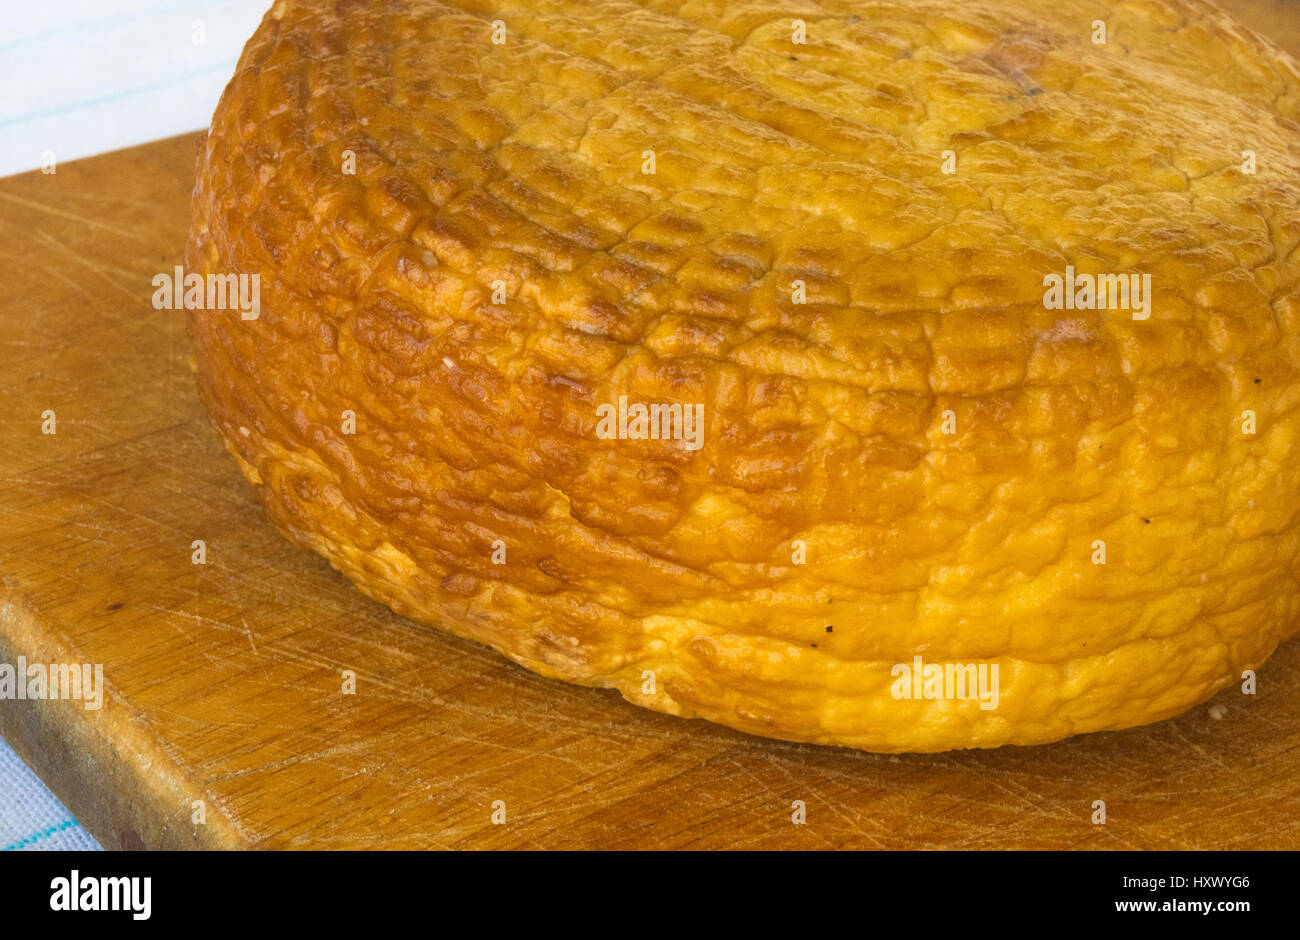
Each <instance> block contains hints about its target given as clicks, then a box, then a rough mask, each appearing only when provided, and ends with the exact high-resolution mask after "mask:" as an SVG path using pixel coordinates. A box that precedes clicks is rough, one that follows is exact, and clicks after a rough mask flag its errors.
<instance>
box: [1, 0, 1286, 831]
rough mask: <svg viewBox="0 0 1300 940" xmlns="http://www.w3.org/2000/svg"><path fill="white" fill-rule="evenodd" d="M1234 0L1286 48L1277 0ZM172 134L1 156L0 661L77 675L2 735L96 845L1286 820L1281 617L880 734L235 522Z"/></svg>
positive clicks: (250, 514)
mask: <svg viewBox="0 0 1300 940" xmlns="http://www.w3.org/2000/svg"><path fill="white" fill-rule="evenodd" d="M1232 6H1234V7H1241V8H1242V9H1243V16H1244V17H1245V18H1247V20H1248V21H1249V22H1251V23H1252V25H1255V26H1256V27H1257V28H1259V29H1260V30H1261V31H1263V32H1266V33H1269V34H1272V35H1274V36H1275V37H1278V38H1279V41H1282V42H1285V43H1288V44H1289V46H1290V48H1291V49H1292V50H1293V51H1295V52H1297V53H1300V4H1293V3H1282V2H1278V0H1258V2H1250V3H1246V4H1244V5H1243V4H1233V5H1232ZM193 156H194V137H193V136H192V135H188V136H186V137H183V138H177V139H173V140H168V141H163V142H160V143H155V144H150V145H148V146H143V147H137V148H134V149H132V150H127V151H121V152H118V153H114V154H109V155H107V156H103V157H97V158H94V159H91V160H86V161H82V162H79V163H74V164H69V165H66V166H60V167H59V168H58V172H57V173H56V174H54V175H49V176H47V175H42V174H40V173H34V174H27V175H24V176H20V177H13V178H10V179H7V180H3V181H0V270H2V271H3V285H4V289H3V291H0V396H2V401H3V407H2V408H0V663H11V664H12V663H15V662H17V658H18V657H19V656H25V657H26V658H27V660H28V661H29V662H43V663H49V662H55V663H82V662H87V663H92V664H94V663H100V664H103V670H104V681H105V685H106V687H107V690H108V691H107V693H106V695H105V701H104V705H103V707H102V708H101V709H99V710H87V709H85V708H84V707H83V706H82V703H79V702H71V701H0V734H3V736H4V737H5V738H6V739H8V740H9V741H10V743H11V744H12V745H13V746H14V748H15V749H16V750H17V751H18V753H19V754H20V755H21V756H22V757H23V758H24V759H25V760H26V761H27V762H28V763H29V764H30V765H31V766H32V767H33V768H34V769H35V770H36V772H37V773H39V774H40V775H41V777H42V778H43V779H44V780H45V781H46V782H47V783H48V784H49V785H50V786H51V788H52V789H53V790H54V792H55V793H56V794H58V796H59V797H60V798H62V799H63V801H64V802H65V803H66V804H67V806H68V808H69V809H70V810H71V811H72V812H73V813H75V814H76V815H77V816H78V817H79V818H80V819H81V820H82V821H83V823H84V824H85V825H86V827H87V828H88V829H89V830H90V831H91V832H92V833H93V834H94V835H95V836H96V837H97V838H98V839H99V840H100V842H101V843H102V844H103V845H104V846H105V847H107V848H138V847H142V846H147V847H150V848H175V847H196V846H199V847H204V846H206V847H312V848H344V847H346V848H378V847H384V848H399V847H401V848H434V847H438V848H442V847H456V848H500V847H513V848H524V847H568V848H580V847H589V848H625V847H691V848H718V847H728V848H775V847H790V848H826V847H856V848H938V847H949V848H963V849H969V848H989V847H1003V848H1014V847H1023V848H1072V847H1087V848H1180V847H1186V848H1211V847H1236V848H1245V847H1269V848H1297V847H1300V643H1297V642H1292V643H1290V644H1287V645H1286V646H1284V647H1282V648H1281V649H1280V650H1279V651H1278V652H1277V653H1276V654H1275V655H1274V657H1273V658H1272V659H1271V660H1270V661H1269V662H1268V664H1267V665H1266V666H1265V667H1264V668H1263V670H1262V671H1261V673H1260V684H1259V692H1258V694H1257V695H1255V696H1245V695H1242V694H1241V693H1240V692H1239V691H1237V690H1234V689H1229V690H1228V691H1225V692H1224V693H1223V694H1221V695H1220V696H1219V697H1218V698H1217V699H1216V700H1215V702H1214V705H1215V706H1216V708H1215V712H1216V713H1217V712H1218V711H1219V707H1221V708H1222V709H1223V713H1222V714H1221V715H1220V716H1219V717H1217V718H1216V717H1214V716H1212V714H1211V708H1210V706H1208V705H1205V706H1200V707H1197V708H1195V709H1193V710H1192V711H1190V712H1188V713H1187V714H1185V715H1183V716H1182V717H1180V718H1177V719H1174V720H1171V721H1166V722H1162V723H1160V724H1157V725H1154V726H1150V727H1147V728H1140V729H1134V730H1130V731H1125V732H1119V733H1111V734H1097V735H1091V736H1086V737H1083V738H1077V739H1073V740H1069V741H1065V742H1062V743H1060V744H1056V745H1052V746H1048V747H1038V748H1003V749H1000V750H996V751H986V752H961V753H951V754H943V755H932V756H902V757H890V756H876V755H869V754H860V753H855V752H851V751H845V750H838V749H828V748H818V747H812V746H801V745H793V744H783V743H779V742H771V741H764V740H760V739H756V738H750V737H747V736H745V735H743V734H740V733H737V732H732V731H729V730H726V729H723V728H718V727H715V726H711V725H708V724H705V723H702V722H698V721H685V720H680V719H674V718H669V717H666V716H661V715H656V714H653V713H650V712H647V711H643V710H641V709H638V708H635V707H633V706H632V705H629V704H627V703H625V702H623V701H622V699H620V698H619V697H618V696H617V695H616V694H615V693H613V692H601V691H595V690H589V689H579V688H574V687H570V686H566V685H563V684H561V683H558V682H552V681H549V680H546V679H542V678H539V677H537V676H534V675H532V674H530V673H528V672H525V671H524V670H522V669H520V668H518V667H516V666H514V665H512V664H510V663H508V662H507V661H506V660H504V659H503V658H502V657H500V656H498V655H496V654H495V653H493V652H492V651H490V650H488V649H485V648H483V647H480V646H478V645H476V644H474V643H470V642H467V641H463V640H459V639H456V638H453V637H451V636H446V635H442V634H440V633H437V632H435V631H433V630H430V629H426V628H423V627H420V626H417V625H415V624H413V623H410V622H408V621H405V620H403V619H401V618H399V617H397V616H395V615H393V614H391V613H389V612H388V611H387V610H385V609H384V608H382V607H380V606H378V605H376V604H374V603H372V602H370V601H368V600H366V599H365V598H364V597H362V596H361V595H360V594H359V593H358V592H356V591H355V590H353V589H352V588H351V587H350V586H349V585H348V584H347V583H346V582H345V581H344V579H343V578H342V577H341V576H339V575H338V574H336V573H335V572H333V571H332V570H331V569H330V568H329V567H328V566H327V565H326V564H325V563H324V562H323V561H321V560H320V559H318V558H316V557H315V556H312V555H309V554H306V553H304V552H301V551H299V550H297V549H295V548H293V547H292V546H290V545H289V543H288V542H286V541H285V540H284V539H283V538H281V537H280V536H279V535H278V534H277V533H276V532H275V531H274V530H273V529H272V528H271V526H270V525H269V524H268V523H267V522H266V521H265V519H264V518H263V516H262V514H261V511H260V510H259V508H258V507H257V505H256V504H255V503H254V501H253V497H252V493H251V490H250V488H249V487H248V486H247V485H246V484H245V483H244V481H243V479H242V478H241V477H240V475H239V473H238V471H237V470H236V468H235V465H234V463H233V461H232V460H231V459H230V457H228V456H227V455H226V453H225V452H224V451H223V450H222V448H221V445H220V444H219V442H218V440H217V436H216V434H215V433H214V432H213V431H212V430H211V429H210V428H209V427H208V425H207V422H206V420H205V418H204V416H203V414H202V413H201V411H200V407H199V404H198V401H197V398H196V396H195V393H194V389H193V385H192V380H191V377H190V372H189V368H188V365H187V361H186V356H187V354H188V350H187V343H186V339H185V335H184V329H183V321H182V316H181V314H179V313H174V312H170V311H157V310H154V309H153V306H152V304H151V296H152V293H153V287H152V285H151V283H150V282H151V279H152V278H153V276H154V275H156V274H158V273H161V272H168V271H171V270H172V267H173V266H174V265H175V264H178V263H180V253H181V248H182V245H183V242H184V238H185V233H186V227H187V223H188V197H189V190H190V184H191V180H192V175H193ZM47 410H50V411H53V412H54V413H55V420H56V425H55V428H56V433H54V434H52V435H50V434H44V433H42V414H43V413H44V412H46V411H47ZM195 539H202V540H203V541H204V542H205V543H206V548H207V564H206V565H195V564H193V563H192V552H193V549H192V547H191V546H192V543H193V542H194V540H195ZM346 670H351V671H353V672H354V673H355V675H356V691H355V694H351V695H347V694H343V685H344V676H343V674H344V672H345V671H346ZM1096 800H1103V801H1105V804H1106V812H1107V821H1106V823H1105V824H1104V825H1097V824H1094V822H1093V815H1094V801H1096ZM196 801H202V808H203V811H204V814H205V820H204V821H203V822H201V823H196V822H195V821H194V819H195V814H196ZM496 801H502V802H503V803H504V807H505V821H504V823H502V824H496V823H494V822H493V819H492V817H493V811H494V803H496ZM794 801H803V803H804V804H805V805H806V814H807V822H806V824H805V825H795V824H794V823H793V822H792V818H791V815H792V804H793V803H794ZM497 808H498V809H499V808H500V807H499V804H498V805H497Z"/></svg>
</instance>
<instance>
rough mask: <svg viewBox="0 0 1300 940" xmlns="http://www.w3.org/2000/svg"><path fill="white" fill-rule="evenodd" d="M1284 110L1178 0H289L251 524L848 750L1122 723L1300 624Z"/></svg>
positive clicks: (246, 131)
mask: <svg viewBox="0 0 1300 940" xmlns="http://www.w3.org/2000/svg"><path fill="white" fill-rule="evenodd" d="M1298 120H1300V67H1298V66H1297V63H1296V61H1295V60H1293V59H1292V58H1290V57H1289V56H1288V55H1286V54H1285V53H1283V52H1281V51H1279V50H1277V49H1276V48H1274V47H1273V46H1271V45H1270V44H1268V43H1267V42H1266V41H1264V40H1263V39H1261V38H1259V37H1258V36H1256V35H1255V34H1253V33H1251V32H1250V31H1248V30H1246V29H1245V28H1244V27H1241V26H1239V25H1237V24H1235V23H1234V22H1233V21H1231V20H1230V19H1229V18H1228V17H1227V16H1226V15H1224V14H1222V13H1221V12H1219V11H1218V9H1217V8H1216V7H1214V6H1213V5H1212V4H1210V3H1208V2H1199V0H1197V2H1192V0H1187V2H1182V0H1170V2H1143V0H1133V2H1120V3H1105V2H1084V0H1056V2H1051V3H1044V2H1041V0H964V2H956V0H906V2H904V0H897V2H894V0H879V2H836V0H819V2H816V3H804V2H794V0H792V2H741V0H731V2H721V0H694V2H684V3H683V2H658V0H646V2H642V3H632V2H586V0H553V2H547V0H519V2H516V3H509V2H504V0H503V2H487V0H484V2H471V0H458V2H455V3H438V2H432V0H408V2H400V3H399V2H381V0H353V2H348V0H337V2H336V0H328V2H325V0H280V2H277V3H276V4H275V5H274V6H273V7H272V9H271V10H270V12H268V14H267V16H266V18H265V19H264V21H263V23H262V25H261V27H260V28H259V30H258V32H257V34H256V35H255V36H254V37H253V38H252V40H251V41H250V42H249V44H248V46H247V47H246V49H245V50H244V54H243V56H242V58H241V60H240V63H239V66H238V69H237V71H236V74H235V76H234V78H233V80H232V81H231V83H230V85H229V87H228V88H227V89H226V92H225V94H224V95H223V97H222V99H221V102H220V104H219V106H218V108H217V111H216V114H215V115H214V117H213V120H212V124H211V127H210V129H209V132H208V134H207V135H206V138H205V139H204V141H203V143H202V144H201V146H200V151H199V156H198V170H197V183H196V188H195V193H194V203H193V209H194V217H193V229H192V233H191V238H190V242H189V245H188V248H187V259H186V260H187V269H188V270H189V271H190V272H191V273H194V274H199V275H202V276H204V277H205V278H206V277H208V276H218V277H220V276H226V275H239V274H250V275H251V274H257V275H259V278H260V309H259V311H258V314H257V316H256V318H255V319H249V318H246V312H241V311H240V310H239V309H219V308H216V307H213V306H212V305H211V304H210V301H211V297H209V298H207V299H208V301H209V305H208V306H207V307H205V308H202V309H194V310H192V311H191V312H190V314H189V316H190V333H191V336H192V338H193V341H194V345H195V363H196V369H197V376H198V382H199V388H200V392H201V394H202V397H203V400H204V402H205V404H206V406H207V408H208V410H209V413H210V414H211V417H212V420H213V423H214V425H215V426H216V428H217V430H218V431H219V432H220V434H221V435H222V437H223V438H224V440H225V442H226V444H227V446H228V448H229V449H230V451H231V452H232V453H233V454H234V455H235V457H236V459H237V460H238V462H239V465H240V468H241V469H242V471H243V473H244V475H245V476H246V477H247V478H248V479H249V481H250V482H251V483H253V484H254V485H255V487H256V489H257V492H258V494H259V496H260V498H261V500H262V502H263V503H264V505H265V507H266V510H267V512H268V514H269V516H270V518H271V520H272V521H273V522H274V523H275V525H276V526H277V527H278V528H279V529H280V530H281V531H283V532H284V533H285V534H286V535H287V536H288V537H290V538H291V539H292V540H294V541H295V542H296V543H298V544H300V545H302V546H304V547H306V548H309V549H311V550H314V551H316V552H318V553H320V554H321V555H322V556H324V557H325V558H326V559H328V561H329V562H330V564H332V565H333V566H334V567H335V568H337V569H338V570H340V571H341V572H343V573H344V574H345V575H346V576H347V577H348V578H350V579H351V580H352V581H353V583H355V584H356V586H357V587H358V588H360V589H361V590H362V591H364V592H365V593H366V594H368V595H370V596H371V597H373V598H375V599H377V600H379V601H381V602H383V603H384V604H386V605H388V606H389V607H391V608H392V609H393V610H395V611H397V612H398V613H400V614H403V615H405V616H407V617H410V618H412V619H414V620H418V621H420V622H422V623H425V624H429V625H432V626H435V627H438V628H441V629H445V630H449V631H451V632H454V633H456V634H459V635H461V636H464V637H468V638H472V639H474V640H477V641H479V642H482V643H485V644H488V645H490V646H492V647H494V648H495V649H497V650H499V651H501V652H502V653H504V654H505V655H506V656H509V657H510V658H511V659H513V660H515V661H516V662H518V663H520V664H521V665H523V666H525V667H527V668H528V669H531V670H534V671H536V672H539V673H541V674H543V675H546V676H551V677H555V678H559V679H564V680H568V681H570V682H577V683H581V684H585V685H593V686H604V687H612V688H616V689H618V690H619V691H620V692H621V693H622V694H623V695H624V696H625V697H626V698H628V699H629V700H631V701H633V702H636V703H637V704H640V705H644V706H646V707H649V708H653V709H656V710H658V711H662V712H668V713H671V714H675V715H681V716H686V717H701V718H707V719H710V720H712V721H715V722H720V723H722V724H725V725H729V726H731V727H734V728H738V729H742V730H744V731H748V732H753V733H756V734H760V735H767V736H771V737H779V738H785V739H790V740H798V741H810V742H817V743H824V744H840V745H848V746H852V747H859V748H865V749H869V750H876V751H937V750H945V749H950V748H966V747H994V746H998V745H1003V744H1035V743H1043V742H1049V741H1054V740H1058V739H1060V738H1063V737H1066V736H1068V735H1071V734H1075V733H1079V732H1087V731H1098V730H1107V729H1118V728H1124V727H1129V726H1132V725H1137V724H1142V723H1146V722H1150V721H1155V720H1158V719H1161V718H1166V717H1169V716H1172V715H1174V714H1177V713H1178V712H1180V711H1183V710H1185V709H1187V708H1188V707H1190V706H1192V705H1194V704H1196V703H1198V702H1201V701H1204V700H1206V699H1207V698H1209V697H1210V696H1212V695H1213V694H1215V693H1216V692H1218V691H1220V690H1222V689H1224V688H1226V687H1228V686H1232V685H1236V684H1240V683H1241V682H1242V681H1243V680H1242V674H1243V672H1244V671H1245V670H1253V669H1256V668H1257V667H1259V666H1260V665H1261V664H1262V663H1263V662H1264V660H1265V659H1266V658H1267V656H1268V655H1269V654H1270V653H1271V652H1272V650H1273V649H1274V648H1275V647H1276V646H1277V644H1278V643H1279V642H1281V641H1282V640H1284V639H1286V638H1287V637H1289V636H1290V635H1292V634H1294V633H1295V632H1296V631H1297V628H1298V627H1300V584H1298V583H1297V578H1298V576H1300V460H1298V459H1297V457H1298V456H1300V453H1298V451H1300V440H1298V439H1297V435H1300V252H1298V251H1297V245H1298V244H1300V123H1298ZM227 306H229V305H227ZM1265 675H1266V673H1265Z"/></svg>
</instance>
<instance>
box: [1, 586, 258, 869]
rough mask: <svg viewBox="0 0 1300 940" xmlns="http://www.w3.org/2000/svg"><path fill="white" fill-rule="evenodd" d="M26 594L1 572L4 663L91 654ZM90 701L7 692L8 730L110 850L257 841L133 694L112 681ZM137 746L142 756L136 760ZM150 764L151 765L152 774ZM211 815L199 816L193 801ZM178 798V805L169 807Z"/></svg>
mask: <svg viewBox="0 0 1300 940" xmlns="http://www.w3.org/2000/svg"><path fill="white" fill-rule="evenodd" d="M30 611H31V608H30V606H29V605H28V604H27V603H26V602H25V601H24V599H23V597H22V595H21V594H20V593H19V592H18V591H16V590H14V589H13V587H12V586H11V585H8V584H6V583H5V581H4V579H3V577H2V576H0V662H3V663H9V664H14V665H16V664H17V662H18V657H19V656H23V657H26V660H27V662H28V663H37V662H39V663H81V662H84V661H85V657H84V656H81V655H80V654H79V653H78V652H77V651H76V650H75V649H74V648H73V647H72V646H71V645H70V644H68V643H67V642H66V641H65V639H64V638H63V637H62V635H61V634H60V633H59V632H58V631H55V630H49V629H44V630H42V629H41V628H40V627H39V626H38V624H37V619H36V617H35V616H34V615H33V614H32V613H31V612H30ZM75 709H84V705H83V703H81V702H75V701H66V700H36V701H33V700H24V701H16V700H12V699H9V700H5V701H0V736H2V737H4V739H5V740H6V741H7V742H8V743H9V745H10V746H11V747H12V748H13V749H14V751H15V752H16V753H17V754H18V756H19V757H21V758H22V759H23V761H24V762H26V764H27V766H28V767H30V768H31V769H32V771H33V772H34V773H35V774H36V775H37V776H38V777H40V778H41V780H42V781H43V782H44V783H45V785H46V786H47V787H49V788H50V790H51V791H52V792H53V793H54V795H55V796H57V797H58V798H59V799H60V800H61V801H62V802H63V805H64V806H65V807H67V809H68V810H69V811H70V812H71V813H72V814H73V815H74V816H76V817H77V819H78V820H79V821H80V822H81V824H82V825H83V826H84V827H85V828H86V830H87V831H89V832H90V834H91V835H92V836H94V837H95V839H96V840H98V842H99V844H100V845H101V846H103V847H104V848H105V849H110V850H122V849H239V848H250V847H252V845H253V842H254V840H253V839H252V838H250V837H249V836H248V835H247V834H246V833H244V832H242V831H241V828H240V827H239V825H238V824H237V823H236V822H235V821H234V820H233V818H232V817H231V816H229V815H228V814H227V813H225V812H224V811H223V810H222V808H221V806H220V805H219V804H218V803H217V802H216V801H215V800H214V799H213V796H212V794H211V793H210V792H208V791H206V789H205V788H204V786H203V784H202V783H201V782H199V781H197V780H196V779H194V778H193V777H192V776H190V775H189V774H187V773H186V772H185V770H184V769H183V768H182V767H181V766H180V764H178V763H177V762H176V761H175V760H173V759H172V758H171V757H170V756H169V755H168V754H167V753H166V752H165V751H164V750H163V748H162V747H161V746H160V745H159V743H158V741H157V739H156V737H155V736H154V735H153V734H152V733H151V732H150V731H149V730H148V729H147V728H146V727H144V726H142V725H141V723H140V722H139V721H138V720H136V718H135V717H134V716H133V715H132V714H131V712H130V710H129V705H128V704H127V699H126V698H125V697H124V696H122V695H121V694H119V693H117V692H116V691H115V690H114V688H113V685H112V681H111V678H110V675H109V670H107V669H106V670H105V675H104V682H103V707H102V708H101V710H100V711H99V713H98V714H97V715H96V717H95V719H94V720H87V718H86V717H85V716H84V715H77V714H75V711H74V710H75ZM130 755H134V759H130V757H129V756H130ZM141 768H149V770H150V773H147V774H146V773H144V772H143V771H142V769H141ZM196 799H201V800H203V801H204V804H205V807H204V809H205V814H206V817H207V818H206V822H205V824H203V825H195V824H193V823H191V821H190V817H191V814H192V812H193V809H192V804H193V801H194V800H196ZM168 806H171V807H175V812H174V813H173V814H166V813H164V812H163V810H162V808H163V807H168Z"/></svg>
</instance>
